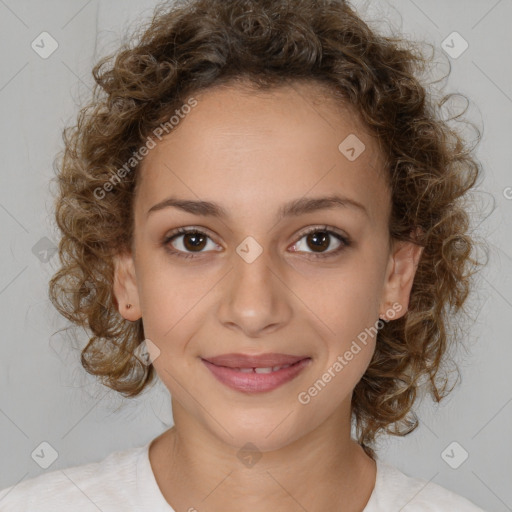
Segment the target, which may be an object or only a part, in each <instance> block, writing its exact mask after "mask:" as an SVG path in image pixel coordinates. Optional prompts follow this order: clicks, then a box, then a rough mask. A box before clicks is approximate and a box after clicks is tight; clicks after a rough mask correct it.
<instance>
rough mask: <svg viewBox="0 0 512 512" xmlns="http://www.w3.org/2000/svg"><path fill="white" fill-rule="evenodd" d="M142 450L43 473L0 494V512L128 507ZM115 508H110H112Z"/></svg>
mask: <svg viewBox="0 0 512 512" xmlns="http://www.w3.org/2000/svg"><path fill="white" fill-rule="evenodd" d="M143 448H144V447H141V446H139V447H136V448H131V449H128V450H123V451H116V452H112V453H111V454H109V455H108V456H107V457H105V458H104V459H103V460H101V461H99V462H92V463H88V464H83V465H80V466H73V467H69V468H64V469H60V470H55V471H51V472H49V473H43V474H41V475H39V476H37V477H35V478H31V479H29V480H22V481H21V482H19V483H17V484H15V485H12V486H10V487H7V488H5V489H3V490H1V491H0V511H1V512H11V511H13V512H14V511H17V512H23V511H29V510H37V511H38V512H46V511H48V512H49V511H51V512H61V511H69V510H80V511H84V512H87V511H89V510H91V511H95V512H98V509H100V510H101V509H102V505H103V506H108V507H109V508H108V510H123V506H125V505H129V504H132V498H131V494H130V493H131V492H135V486H136V461H137V457H138V456H139V455H140V454H141V452H142V450H143ZM113 504H115V505H116V507H121V508H119V509H118V508H113V507H112V505H113Z"/></svg>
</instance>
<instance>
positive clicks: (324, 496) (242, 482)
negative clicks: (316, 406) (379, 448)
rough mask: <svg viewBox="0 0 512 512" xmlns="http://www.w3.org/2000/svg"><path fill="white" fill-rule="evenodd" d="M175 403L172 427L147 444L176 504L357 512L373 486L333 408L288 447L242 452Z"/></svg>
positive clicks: (369, 467)
mask: <svg viewBox="0 0 512 512" xmlns="http://www.w3.org/2000/svg"><path fill="white" fill-rule="evenodd" d="M175 409H176V410H175ZM174 410H175V412H174V420H175V426H174V427H173V428H171V429H170V430H168V431H166V432H164V433H163V434H162V435H161V436H159V437H158V438H156V439H155V440H154V441H153V442H152V443H151V446H150V461H151V465H152V468H153V472H154V474H155V478H156V480H157V483H158V485H159V487H160V490H161V492H162V494H163V496H164V497H165V499H166V500H167V501H168V502H169V503H170V504H171V506H173V508H175V509H176V510H177V511H178V510H179V511H181V510H187V511H188V510H200V511H201V512H207V511H216V510H251V511H254V512H260V511H261V512H263V511H267V510H282V511H288V510H289V511H292V510H293V511H296V510H300V508H302V509H305V510H308V512H315V511H320V510H321V511H323V512H325V511H326V510H327V511H330V510H333V511H334V510H339V509H340V507H341V506H342V507H343V510H344V511H345V512H361V511H362V510H363V509H364V507H365V505H366V503H367V502H368V500H369V498H370V495H371V493H372V491H373V488H374V485H375V477H376V464H375V461H373V460H372V459H371V458H370V457H369V456H368V455H366V453H365V452H364V450H363V449H362V448H361V446H359V445H358V444H357V443H356V442H355V441H354V440H352V439H351V437H350V422H347V421H342V418H341V417H340V416H341V415H340V414H337V415H333V416H332V417H331V418H330V419H329V420H330V421H328V422H325V423H324V424H322V425H321V426H319V427H318V428H317V429H315V430H314V431H312V432H310V433H308V434H307V435H306V436H304V437H302V438H300V439H298V440H296V441H294V442H292V443H290V444H288V445H287V446H284V447H280V448H279V449H275V450H272V451H265V452H263V453H260V452H257V451H256V452H253V453H250V452H242V453H241V452H240V448H239V447H234V446H230V445H228V444H225V443H224V442H222V441H221V440H219V438H218V437H216V436H215V435H213V434H212V432H211V431H210V430H208V429H207V428H206V427H205V426H203V425H201V424H198V422H197V421H196V420H195V419H194V418H190V417H189V416H188V415H186V414H185V413H184V411H182V410H180V408H179V406H178V407H177V408H173V411H174ZM344 416H345V415H344ZM340 425H345V426H346V428H340ZM354 489H357V492H354Z"/></svg>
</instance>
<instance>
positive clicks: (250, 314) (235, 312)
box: [218, 251, 293, 338]
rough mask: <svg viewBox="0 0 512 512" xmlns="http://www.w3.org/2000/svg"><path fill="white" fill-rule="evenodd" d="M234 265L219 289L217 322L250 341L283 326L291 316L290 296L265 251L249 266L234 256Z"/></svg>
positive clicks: (282, 279) (281, 277) (283, 281)
mask: <svg viewBox="0 0 512 512" xmlns="http://www.w3.org/2000/svg"><path fill="white" fill-rule="evenodd" d="M233 265H234V268H233V269H232V271H231V272H229V275H228V276H227V277H228V278H227V279H226V280H225V282H224V285H223V286H224V288H223V289H222V297H221V299H220V305H219V310H218V317H219V320H220V322H221V323H222V324H223V325H224V326H225V327H227V328H229V329H233V330H237V331H240V332H241V333H242V334H243V335H244V336H246V337H251V338H257V337H261V336H264V335H265V334H269V333H270V332H274V331H276V330H278V329H280V328H282V327H283V326H285V325H286V324H287V323H288V322H289V321H290V318H291V316H292V308H291V304H290V299H291V296H292V295H293V293H292V292H291V291H290V290H289V288H288V287H287V285H286V283H285V280H284V278H283V276H281V275H279V274H280V272H279V270H278V269H277V268H276V266H275V265H272V262H271V261H270V258H269V257H268V256H267V253H266V252H265V251H264V252H263V253H262V254H260V256H259V257H258V258H257V259H256V260H254V261H252V262H251V263H248V262H247V261H245V260H244V259H243V258H241V257H239V256H238V255H237V254H235V255H234V257H233Z"/></svg>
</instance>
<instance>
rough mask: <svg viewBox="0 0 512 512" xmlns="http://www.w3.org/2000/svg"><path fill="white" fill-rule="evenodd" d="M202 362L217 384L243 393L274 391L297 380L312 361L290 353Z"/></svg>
mask: <svg viewBox="0 0 512 512" xmlns="http://www.w3.org/2000/svg"><path fill="white" fill-rule="evenodd" d="M201 359H202V362H203V363H204V365H205V366H206V367H207V368H208V369H209V370H210V372H211V374H212V375H213V376H214V377H215V378H216V379H217V380H218V381H220V382H221V383H223V384H224V385H226V386H228V387H229V388H231V389H234V390H236V391H240V392H243V393H261V392H268V391H272V390H274V389H276V388H278V387H280V386H282V385H284V384H286V383H287V382H290V381H291V380H293V379H295V378H296V377H297V376H298V375H299V374H300V373H302V371H304V369H305V368H307V367H308V366H309V364H310V363H311V361H312V360H311V358H310V357H307V356H293V355H288V354H261V355H259V356H254V355H245V354H225V355H222V356H215V357H209V358H208V359H205V358H201Z"/></svg>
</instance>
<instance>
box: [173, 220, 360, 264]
mask: <svg viewBox="0 0 512 512" xmlns="http://www.w3.org/2000/svg"><path fill="white" fill-rule="evenodd" d="M316 232H322V233H327V234H328V235H332V236H334V238H336V239H337V240H339V241H340V242H341V243H342V244H341V245H340V246H339V247H338V248H337V249H334V250H333V251H330V252H326V253H317V254H315V253H307V254H308V256H307V257H308V258H311V259H322V258H329V257H334V256H337V255H338V254H339V253H340V252H341V251H343V250H344V249H346V248H347V247H350V245H351V243H352V242H351V241H350V240H349V239H348V238H347V237H346V236H344V235H341V234H340V233H338V232H337V231H334V228H332V227H330V226H314V227H312V228H309V229H308V230H306V231H304V232H303V233H301V235H300V237H299V238H298V239H297V241H296V242H295V243H294V245H295V244H296V243H297V242H299V241H300V240H302V238H304V237H305V236H307V235H309V234H311V233H316ZM188 233H194V234H199V235H205V236H206V237H208V238H210V239H211V237H210V236H209V235H208V233H205V232H204V231H201V230H200V229H197V228H193V227H188V228H178V229H176V230H174V231H173V232H172V233H170V234H169V235H167V236H166V237H165V238H164V240H163V245H164V247H165V249H166V250H167V251H168V252H169V253H170V254H171V255H172V256H178V257H179V258H187V259H188V258H197V257H200V256H201V254H203V253H196V254H192V253H184V252H183V251H178V250H175V249H171V248H170V242H172V241H173V240H174V239H175V238H178V237H179V236H181V235H185V234H188ZM296 252H300V251H296Z"/></svg>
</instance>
